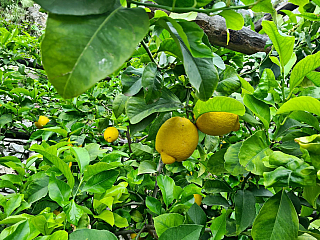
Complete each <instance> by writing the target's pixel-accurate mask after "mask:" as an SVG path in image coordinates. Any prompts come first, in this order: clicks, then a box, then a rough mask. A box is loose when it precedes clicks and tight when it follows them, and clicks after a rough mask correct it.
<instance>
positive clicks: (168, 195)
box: [157, 175, 175, 207]
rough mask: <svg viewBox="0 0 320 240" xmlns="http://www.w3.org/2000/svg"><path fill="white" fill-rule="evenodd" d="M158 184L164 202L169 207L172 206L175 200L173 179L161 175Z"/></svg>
mask: <svg viewBox="0 0 320 240" xmlns="http://www.w3.org/2000/svg"><path fill="white" fill-rule="evenodd" d="M157 182H158V186H159V188H160V190H161V193H162V196H163V201H164V203H165V204H166V206H167V207H168V206H169V204H171V203H172V201H173V199H174V198H173V189H174V186H175V183H174V181H173V179H172V178H170V177H168V176H165V175H159V176H158V177H157Z"/></svg>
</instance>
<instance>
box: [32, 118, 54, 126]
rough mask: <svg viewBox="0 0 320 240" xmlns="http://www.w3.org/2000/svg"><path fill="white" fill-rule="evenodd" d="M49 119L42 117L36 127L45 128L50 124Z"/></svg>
mask: <svg viewBox="0 0 320 240" xmlns="http://www.w3.org/2000/svg"><path fill="white" fill-rule="evenodd" d="M49 121H50V120H49V118H47V117H46V116H40V117H39V119H38V121H37V122H35V123H34V125H36V127H37V128H38V129H41V128H43V127H44V126H45V125H46V124H47V123H48V122H49Z"/></svg>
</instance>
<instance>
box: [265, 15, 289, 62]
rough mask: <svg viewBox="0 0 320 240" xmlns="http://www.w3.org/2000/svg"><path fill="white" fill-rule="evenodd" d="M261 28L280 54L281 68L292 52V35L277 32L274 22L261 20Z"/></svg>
mask: <svg viewBox="0 0 320 240" xmlns="http://www.w3.org/2000/svg"><path fill="white" fill-rule="evenodd" d="M261 25H262V27H263V30H264V31H265V33H266V34H268V36H269V38H270V40H271V41H272V43H273V46H274V48H275V49H276V50H277V52H278V53H279V56H280V64H281V66H282V68H284V66H285V65H286V64H287V63H288V62H289V60H290V59H291V56H292V52H293V45H294V37H293V36H284V35H281V34H280V33H279V32H278V28H277V26H276V24H275V23H274V22H271V21H262V23H261Z"/></svg>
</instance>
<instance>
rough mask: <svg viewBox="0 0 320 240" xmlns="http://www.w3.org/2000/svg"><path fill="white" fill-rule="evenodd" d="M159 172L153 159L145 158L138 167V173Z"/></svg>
mask: <svg viewBox="0 0 320 240" xmlns="http://www.w3.org/2000/svg"><path fill="white" fill-rule="evenodd" d="M155 172H157V164H156V163H155V162H153V161H149V160H145V161H143V162H141V163H140V165H139V167H138V174H144V173H155Z"/></svg>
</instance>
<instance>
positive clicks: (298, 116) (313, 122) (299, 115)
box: [289, 111, 320, 131]
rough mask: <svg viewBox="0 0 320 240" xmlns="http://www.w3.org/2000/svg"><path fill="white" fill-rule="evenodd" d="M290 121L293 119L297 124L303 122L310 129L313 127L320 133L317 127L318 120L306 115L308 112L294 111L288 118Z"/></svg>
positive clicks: (308, 114)
mask: <svg viewBox="0 0 320 240" xmlns="http://www.w3.org/2000/svg"><path fill="white" fill-rule="evenodd" d="M289 117H290V118H292V119H295V120H297V121H299V122H304V123H306V124H308V125H310V126H312V127H314V128H315V129H317V130H318V131H320V126H319V122H318V119H317V118H316V117H315V116H313V115H312V114H310V113H308V112H304V111H294V112H292V113H291V114H290V116H289Z"/></svg>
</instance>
